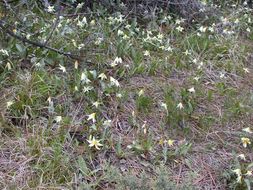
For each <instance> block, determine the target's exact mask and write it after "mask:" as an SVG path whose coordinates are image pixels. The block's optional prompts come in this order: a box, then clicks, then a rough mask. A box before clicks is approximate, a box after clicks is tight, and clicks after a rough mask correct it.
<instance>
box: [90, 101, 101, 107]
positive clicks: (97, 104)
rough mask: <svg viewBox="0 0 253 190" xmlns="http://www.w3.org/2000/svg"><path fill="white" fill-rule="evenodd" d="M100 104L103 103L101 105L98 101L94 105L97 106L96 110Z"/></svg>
mask: <svg viewBox="0 0 253 190" xmlns="http://www.w3.org/2000/svg"><path fill="white" fill-rule="evenodd" d="M100 104H101V103H100V102H98V101H96V102H94V103H92V105H93V106H95V107H96V108H97V107H98V106H99V105H100Z"/></svg>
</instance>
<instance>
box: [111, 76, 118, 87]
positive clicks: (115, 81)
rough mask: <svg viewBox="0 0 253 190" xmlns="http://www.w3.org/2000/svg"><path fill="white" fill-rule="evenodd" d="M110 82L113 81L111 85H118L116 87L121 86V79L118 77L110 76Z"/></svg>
mask: <svg viewBox="0 0 253 190" xmlns="http://www.w3.org/2000/svg"><path fill="white" fill-rule="evenodd" d="M110 82H111V85H113V86H116V87H119V86H120V84H119V81H118V80H116V79H115V78H113V77H110Z"/></svg>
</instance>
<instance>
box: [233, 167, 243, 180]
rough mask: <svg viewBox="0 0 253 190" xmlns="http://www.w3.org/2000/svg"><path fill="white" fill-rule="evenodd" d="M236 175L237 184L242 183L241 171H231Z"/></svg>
mask: <svg viewBox="0 0 253 190" xmlns="http://www.w3.org/2000/svg"><path fill="white" fill-rule="evenodd" d="M232 171H233V172H234V173H235V174H236V175H237V183H241V182H242V171H241V169H235V170H232Z"/></svg>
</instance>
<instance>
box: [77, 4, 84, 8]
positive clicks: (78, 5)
mask: <svg viewBox="0 0 253 190" xmlns="http://www.w3.org/2000/svg"><path fill="white" fill-rule="evenodd" d="M83 4H84V3H78V4H77V6H76V9H81V8H82V7H83Z"/></svg>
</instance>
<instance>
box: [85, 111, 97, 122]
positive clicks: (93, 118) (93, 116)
mask: <svg viewBox="0 0 253 190" xmlns="http://www.w3.org/2000/svg"><path fill="white" fill-rule="evenodd" d="M87 120H88V121H90V120H92V122H93V123H95V121H96V113H92V114H90V115H88V119H87Z"/></svg>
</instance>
